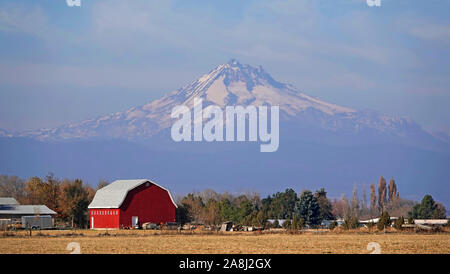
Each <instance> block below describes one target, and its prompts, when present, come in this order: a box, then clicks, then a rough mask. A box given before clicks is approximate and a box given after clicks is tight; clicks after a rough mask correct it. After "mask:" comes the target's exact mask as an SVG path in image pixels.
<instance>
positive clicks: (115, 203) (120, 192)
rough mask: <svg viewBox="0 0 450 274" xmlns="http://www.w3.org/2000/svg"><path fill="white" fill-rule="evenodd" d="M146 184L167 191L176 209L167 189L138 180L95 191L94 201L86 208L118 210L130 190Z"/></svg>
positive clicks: (114, 184)
mask: <svg viewBox="0 0 450 274" xmlns="http://www.w3.org/2000/svg"><path fill="white" fill-rule="evenodd" d="M147 182H149V183H151V184H153V185H155V186H158V187H160V188H162V189H164V190H165V191H167V193H168V194H169V197H170V200H171V201H172V203H173V204H174V205H175V207H177V205H176V204H175V202H174V201H173V199H172V195H170V192H169V190H168V189H166V188H164V187H162V186H160V185H158V184H156V183H154V182H152V181H150V180H148V179H138V180H117V181H114V182H112V183H111V184H109V185H107V186H105V187H103V188H101V189H99V190H97V192H96V193H95V196H94V199H93V200H92V202H91V204H90V205H89V206H88V208H119V207H120V206H121V205H122V203H123V201H124V200H125V198H126V197H127V194H128V192H129V191H130V190H132V189H134V188H136V187H138V186H140V185H142V184H144V183H147Z"/></svg>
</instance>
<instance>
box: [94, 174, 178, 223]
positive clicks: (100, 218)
mask: <svg viewBox="0 0 450 274" xmlns="http://www.w3.org/2000/svg"><path fill="white" fill-rule="evenodd" d="M176 208H177V205H176V204H175V202H174V201H173V199H172V196H171V195H170V192H169V190H167V189H166V188H164V187H162V186H160V185H158V184H156V183H155V182H152V181H150V180H148V179H138V180H117V181H114V182H112V183H111V184H109V185H107V186H106V187H103V188H101V189H99V190H97V193H96V194H95V196H94V199H93V200H92V202H91V204H90V205H89V213H90V227H91V228H92V229H95V228H132V227H133V228H134V227H136V226H140V225H141V224H143V223H148V222H150V223H155V224H161V223H163V224H165V223H169V222H175V210H176Z"/></svg>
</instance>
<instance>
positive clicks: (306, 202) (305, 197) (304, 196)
mask: <svg viewBox="0 0 450 274" xmlns="http://www.w3.org/2000/svg"><path fill="white" fill-rule="evenodd" d="M295 213H296V216H297V217H299V218H303V219H304V220H305V222H306V224H308V225H310V226H317V225H319V224H320V222H321V221H322V220H321V219H320V208H319V204H318V202H317V198H316V197H314V195H313V194H312V193H311V191H309V190H305V191H303V192H302V193H301V195H300V199H299V201H298V202H297V204H296V206H295Z"/></svg>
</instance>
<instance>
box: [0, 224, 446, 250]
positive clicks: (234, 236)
mask: <svg viewBox="0 0 450 274" xmlns="http://www.w3.org/2000/svg"><path fill="white" fill-rule="evenodd" d="M70 242H77V243H79V244H80V247H81V253H119V254H121V253H158V254H161V253H162V254H174V253H189V254H194V253H207V254H214V253H227V254H252V253H260V254H263V253H269V254H275V253H297V254H305V253H314V254H322V253H360V254H364V253H370V251H368V250H367V244H368V243H370V242H377V243H378V244H379V245H380V247H381V253H383V254H385V253H389V254H391V253H397V254H398V253H406V254H411V253H420V254H423V253H444V254H449V253H450V234H449V233H448V232H447V233H445V232H444V233H434V234H415V233H393V232H388V233H369V232H361V231H356V232H342V233H335V232H328V233H312V232H306V233H301V234H288V233H271V234H269V233H255V232H226V233H216V232H214V233H204V232H197V231H196V232H189V231H184V232H183V233H182V234H179V233H178V232H176V231H165V232H161V231H137V230H130V231H125V230H116V231H109V232H108V235H105V231H96V230H71V231H67V230H66V231H42V232H37V231H34V232H33V235H32V237H30V236H29V235H28V232H26V231H21V232H13V233H10V232H8V233H4V234H0V253H33V254H35V253H70V252H69V251H68V250H66V247H67V245H68V244H69V243H70Z"/></svg>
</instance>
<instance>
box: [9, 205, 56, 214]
mask: <svg viewBox="0 0 450 274" xmlns="http://www.w3.org/2000/svg"><path fill="white" fill-rule="evenodd" d="M0 214H2V215H8V214H11V215H54V214H56V212H55V211H53V210H51V209H50V208H48V207H47V206H45V205H0Z"/></svg>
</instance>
